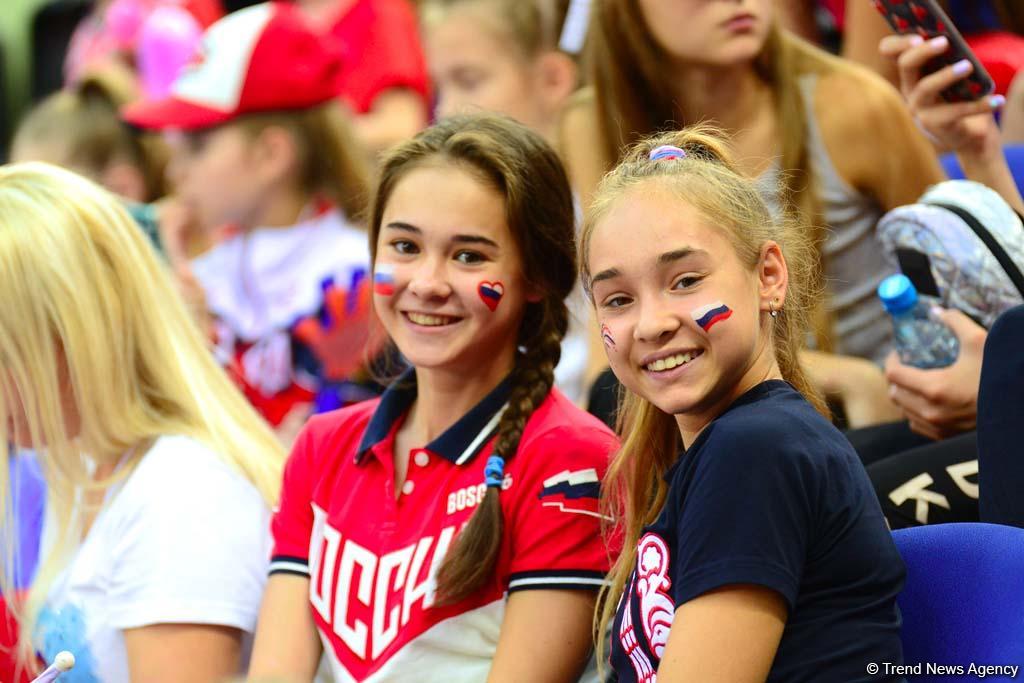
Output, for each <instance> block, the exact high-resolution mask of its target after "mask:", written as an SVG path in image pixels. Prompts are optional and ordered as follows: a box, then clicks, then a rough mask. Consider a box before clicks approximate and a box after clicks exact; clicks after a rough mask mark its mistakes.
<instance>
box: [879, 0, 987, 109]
mask: <svg viewBox="0 0 1024 683" xmlns="http://www.w3.org/2000/svg"><path fill="white" fill-rule="evenodd" d="M873 2H874V3H875V8H876V9H877V10H878V11H879V12H880V13H881V14H882V16H883V17H885V20H886V21H887V22H889V26H891V27H892V30H893V31H895V32H896V33H900V34H917V35H919V36H921V37H922V38H924V39H925V40H929V39H930V38H937V37H938V36H946V38H948V39H949V49H948V50H946V51H945V52H944V53H943V54H941V55H937V56H936V57H934V58H932V59H930V60H929V61H928V62H927V63H926V64H925V65H924V68H923V69H922V74H930V73H934V72H935V71H938V70H939V69H941V68H943V67H946V66H949V65H951V64H955V63H956V62H959V61H960V60H961V59H966V60H968V61H970V62H971V64H973V65H974V70H973V71H971V73H970V74H969V75H968V76H967V77H966V78H963V79H962V80H959V81H957V82H956V83H954V84H953V85H951V86H950V87H948V88H946V89H945V90H943V91H942V97H943V99H945V100H946V101H947V102H970V101H972V100H977V99H980V98H982V97H985V96H986V95H990V94H992V91H993V90H995V83H993V81H992V77H991V76H989V75H988V72H987V71H985V68H984V67H983V66H982V65H981V62H979V61H978V58H977V57H976V56H975V55H974V53H973V52H972V51H971V48H970V47H968V46H967V41H965V40H964V39H963V36H961V35H960V32H959V31H957V30H956V26H954V25H953V22H952V21H950V20H949V17H947V16H946V13H945V12H943V11H942V7H940V6H939V3H938V0H873Z"/></svg>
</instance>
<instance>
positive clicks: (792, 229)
mask: <svg viewBox="0 0 1024 683" xmlns="http://www.w3.org/2000/svg"><path fill="white" fill-rule="evenodd" d="M723 135H724V134H723V133H722V131H719V130H717V129H714V128H712V127H710V126H696V127H693V128H689V129H684V130H682V131H678V132H673V133H667V134H663V135H659V136H656V137H652V138H648V139H646V140H642V141H640V142H639V143H637V144H636V145H634V146H633V147H632V148H631V149H630V150H629V151H628V152H627V153H626V155H625V157H624V159H623V161H622V163H620V164H619V165H618V167H617V168H615V170H613V171H612V172H611V173H609V174H608V175H607V176H606V177H605V178H604V180H603V181H602V182H601V184H600V185H599V187H598V189H597V193H596V195H595V199H594V202H593V205H592V206H591V208H590V210H589V211H588V213H587V216H586V221H585V223H584V226H583V233H582V235H581V239H580V245H579V249H580V258H579V262H580V268H581V275H582V278H583V282H584V286H585V287H586V288H587V289H588V291H589V288H590V275H591V273H590V269H589V264H588V259H587V254H588V252H589V249H590V243H591V240H592V238H593V233H594V228H595V226H596V225H598V224H599V223H600V222H601V221H602V220H603V219H604V217H605V216H606V215H607V214H608V212H609V210H610V209H611V208H612V207H613V206H614V205H615V203H616V202H617V201H618V200H619V199H620V198H621V197H622V196H623V195H624V194H625V193H627V192H628V191H629V190H630V189H632V188H634V187H637V186H638V185H641V184H644V183H658V184H659V185H660V186H662V187H664V188H666V189H668V190H669V191H670V192H671V193H672V194H673V195H674V196H676V197H678V198H679V199H680V200H681V201H683V202H686V203H687V204H689V205H691V206H693V207H694V208H695V209H696V210H697V211H698V212H699V213H700V214H701V215H702V216H704V217H705V218H706V219H707V224H708V225H711V226H715V227H717V228H719V229H721V230H722V231H723V232H724V233H725V234H726V236H727V237H728V239H729V241H730V243H731V244H732V246H733V248H734V249H735V251H736V254H737V255H738V256H739V259H740V262H741V263H742V264H743V265H744V266H745V267H747V268H749V269H750V270H751V271H753V270H755V269H756V268H757V264H758V261H759V258H760V253H761V248H762V246H763V245H764V244H765V243H766V242H768V241H774V242H776V243H777V244H778V245H779V247H780V248H781V250H782V252H783V257H784V258H785V261H786V264H787V268H788V271H789V286H788V288H787V293H786V302H785V311H783V312H782V313H780V314H779V316H778V317H777V318H774V319H772V320H771V321H770V322H769V321H768V320H762V327H764V325H766V324H767V325H770V328H771V332H770V335H771V343H772V349H773V351H774V354H775V360H776V362H777V363H778V366H779V369H780V371H781V373H782V377H783V378H784V379H785V380H786V381H787V382H789V383H790V384H792V385H793V386H794V387H796V389H797V390H798V391H800V392H801V393H802V394H803V395H804V396H805V397H806V398H807V400H808V401H810V402H811V404H812V405H814V406H815V408H817V409H818V410H819V411H821V412H822V414H826V415H827V413H828V411H827V408H826V407H825V403H824V401H823V400H822V398H821V396H820V395H819V394H818V392H817V391H816V390H815V389H814V388H813V387H812V386H811V384H810V382H809V381H808V379H807V377H806V376H805V375H804V372H803V369H802V368H801V366H800V363H799V358H798V353H799V350H800V348H801V346H802V345H803V341H804V335H805V333H806V330H807V326H808V320H807V318H808V316H807V311H808V310H809V308H810V306H811V304H812V302H813V301H814V300H815V298H816V297H817V294H818V290H817V289H816V288H815V286H814V285H813V283H814V282H816V281H817V278H816V277H815V276H814V271H815V269H816V267H817V266H816V263H817V259H816V258H815V255H814V252H813V248H812V247H811V246H810V245H808V244H807V241H806V240H805V239H803V238H802V234H801V231H800V229H799V227H798V225H797V224H796V223H794V222H793V221H792V220H788V219H785V218H782V219H773V217H772V215H771V212H770V211H769V209H768V207H767V206H766V205H765V202H764V200H763V198H762V197H761V194H760V192H759V191H758V188H757V185H756V184H755V182H754V181H752V180H750V179H748V178H745V177H743V176H742V175H741V174H740V173H739V171H738V170H737V169H736V167H735V166H734V165H733V162H732V157H731V155H730V152H729V150H728V148H727V146H726V143H725V141H724V138H723ZM661 145H674V146H676V147H679V148H681V149H682V150H684V151H685V152H686V157H685V158H683V159H677V160H672V161H658V162H652V161H651V160H650V159H649V155H650V152H651V150H653V149H655V148H656V147H659V146H661ZM623 392H624V401H623V403H622V408H621V410H620V414H619V425H618V426H619V431H620V433H621V434H622V447H621V449H620V450H619V451H618V453H616V454H615V456H614V458H613V460H612V463H611V466H610V467H609V470H608V474H607V476H606V477H605V480H604V484H603V486H604V489H605V493H604V494H603V495H602V506H604V508H605V512H606V515H607V517H609V518H611V519H614V520H616V522H617V523H620V524H622V530H623V551H622V553H621V554H620V555H619V557H618V559H617V560H616V562H615V564H614V565H613V567H612V570H611V583H610V586H609V587H607V588H605V589H604V590H603V591H602V593H601V597H600V600H599V610H598V612H597V614H596V617H595V618H596V624H595V634H598V649H599V657H598V661H599V662H600V661H603V660H602V658H601V656H600V650H601V649H602V648H603V646H604V642H603V639H602V638H600V635H599V634H603V633H605V630H606V628H607V625H608V624H609V623H610V621H611V619H612V618H613V617H614V614H615V609H616V605H617V603H618V600H619V596H620V595H621V594H622V591H623V589H624V586H625V583H626V581H627V579H628V577H629V574H630V572H631V571H632V569H633V566H634V564H635V561H636V544H637V541H638V540H639V538H640V531H641V529H642V528H643V527H644V526H645V525H647V524H650V523H652V522H653V521H654V520H655V518H656V517H657V515H658V514H659V513H660V511H661V507H662V506H663V505H664V502H665V497H666V495H667V493H668V488H667V484H666V482H665V480H664V478H663V477H664V474H665V472H667V471H668V469H669V467H670V466H671V465H672V463H673V462H675V460H676V458H677V457H678V456H679V451H680V449H681V447H682V443H681V439H680V436H679V429H678V426H677V424H676V421H675V419H674V417H673V416H672V415H669V414H667V413H664V412H662V411H661V410H659V409H658V408H657V407H655V406H654V405H653V404H652V403H650V402H649V401H647V400H645V399H644V398H642V397H640V396H637V395H636V394H633V393H631V392H629V391H628V390H623Z"/></svg>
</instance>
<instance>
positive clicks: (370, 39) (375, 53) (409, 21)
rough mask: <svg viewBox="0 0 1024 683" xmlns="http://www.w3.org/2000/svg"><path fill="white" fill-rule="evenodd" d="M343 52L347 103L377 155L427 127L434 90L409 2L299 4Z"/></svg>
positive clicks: (309, 0) (305, 0) (301, 0)
mask: <svg viewBox="0 0 1024 683" xmlns="http://www.w3.org/2000/svg"><path fill="white" fill-rule="evenodd" d="M294 2H295V3H296V4H297V5H298V6H299V7H300V8H301V9H302V11H303V12H304V13H305V14H306V15H307V16H308V17H309V18H310V19H311V20H312V21H313V22H314V24H315V25H316V26H318V27H319V28H320V29H321V30H322V31H324V32H325V33H327V34H328V35H329V36H330V37H331V38H333V39H334V40H335V41H337V43H338V45H339V46H340V48H341V50H342V62H341V67H340V68H341V79H340V82H341V98H342V100H343V101H344V102H345V103H346V104H347V105H348V106H349V108H350V109H351V111H352V114H353V115H354V119H353V124H354V127H355V133H356V137H357V138H358V139H359V141H360V142H361V143H362V144H363V146H364V147H366V149H367V150H368V151H369V152H370V153H371V154H373V155H376V154H377V153H379V152H382V151H383V150H385V149H387V148H388V147H390V146H391V145H393V144H395V143H397V142H401V141H402V140H405V139H406V138H410V137H412V136H413V135H414V134H415V133H416V132H417V131H418V130H420V129H421V128H423V126H425V125H426V124H427V120H428V117H429V111H430V86H429V82H428V80H427V67H426V63H425V61H424V57H423V48H422V46H421V45H420V36H419V25H418V22H417V20H416V11H415V9H413V7H412V6H411V5H410V4H409V2H408V0H294Z"/></svg>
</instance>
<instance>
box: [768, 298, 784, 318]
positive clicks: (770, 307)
mask: <svg viewBox="0 0 1024 683" xmlns="http://www.w3.org/2000/svg"><path fill="white" fill-rule="evenodd" d="M775 302H776V299H772V300H771V301H769V302H768V313H769V315H771V316H772V317H773V318H778V317H779V311H777V310H775ZM780 310H781V309H780Z"/></svg>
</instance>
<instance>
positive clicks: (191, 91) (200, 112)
mask: <svg viewBox="0 0 1024 683" xmlns="http://www.w3.org/2000/svg"><path fill="white" fill-rule="evenodd" d="M341 66H342V64H341V53H340V51H339V50H335V49H333V48H332V46H331V43H330V42H329V41H327V40H325V39H324V37H323V36H321V35H319V34H318V33H317V32H316V31H315V30H314V29H313V28H312V27H311V26H309V25H308V24H307V23H306V21H305V19H304V17H303V16H302V14H301V13H300V10H299V9H297V8H296V7H294V6H293V5H291V4H286V3H282V2H268V3H264V4H260V5H254V6H252V7H247V8H245V9H242V10H239V11H238V12H234V13H232V14H229V15H228V16H226V17H224V18H223V19H221V20H220V21H218V22H216V23H214V24H212V25H211V26H210V28H209V29H207V30H206V33H204V34H203V39H202V42H201V44H200V47H199V50H198V52H197V53H196V55H195V57H194V58H193V60H192V62H191V63H190V64H189V65H188V66H187V67H185V69H184V70H183V71H182V72H181V75H180V76H178V78H177V79H176V80H175V81H174V85H172V86H171V91H170V95H169V96H167V97H165V98H163V99H160V100H152V101H145V100H144V101H141V102H136V103H133V104H129V105H128V106H126V107H125V108H124V109H122V111H121V114H122V117H123V118H124V120H125V121H127V122H128V123H130V124H132V125H134V126H138V127H140V128H149V129H158V130H159V129H167V128H174V129H179V130H199V129H203V128H209V127H212V126H217V125H220V124H222V123H226V122H228V121H231V120H232V119H234V118H236V117H238V116H240V115H242V114H251V113H255V112H267V111H287V110H293V109H305V108H307V107H312V106H315V105H317V104H321V103H323V102H327V101H328V100H331V99H333V98H335V97H338V95H339V92H340V73H341Z"/></svg>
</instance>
